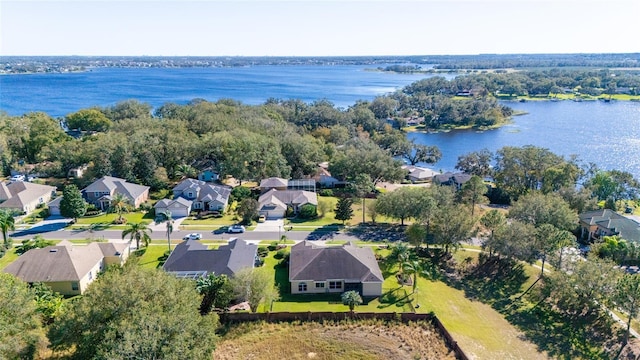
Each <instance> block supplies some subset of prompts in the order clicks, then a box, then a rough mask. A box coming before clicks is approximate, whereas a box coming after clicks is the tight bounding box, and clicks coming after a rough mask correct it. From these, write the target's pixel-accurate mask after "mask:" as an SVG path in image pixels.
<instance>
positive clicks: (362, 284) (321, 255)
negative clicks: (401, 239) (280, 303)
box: [289, 241, 384, 296]
mask: <svg viewBox="0 0 640 360" xmlns="http://www.w3.org/2000/svg"><path fill="white" fill-rule="evenodd" d="M383 281H384V278H383V276H382V272H381V271H380V267H379V266H378V262H377V260H376V257H375V255H374V254H373V250H371V248H370V247H362V248H361V247H357V246H356V245H354V244H353V243H348V244H345V245H344V246H326V247H323V246H318V245H315V244H313V243H311V242H309V241H303V242H300V243H298V244H296V245H294V246H293V247H291V255H290V257H289V282H290V283H291V293H292V294H314V293H316V294H317V293H342V292H345V291H350V290H355V291H357V292H359V293H360V294H361V295H362V296H380V295H382V282H383Z"/></svg>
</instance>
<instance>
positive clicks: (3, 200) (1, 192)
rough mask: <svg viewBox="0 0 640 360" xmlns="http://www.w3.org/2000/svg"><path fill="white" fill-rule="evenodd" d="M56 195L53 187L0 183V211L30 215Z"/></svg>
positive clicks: (24, 183) (24, 182)
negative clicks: (5, 210)
mask: <svg viewBox="0 0 640 360" xmlns="http://www.w3.org/2000/svg"><path fill="white" fill-rule="evenodd" d="M55 194H56V188H55V186H48V185H40V184H34V183H30V182H26V181H14V182H12V183H10V184H6V183H0V209H9V210H14V211H17V212H22V213H30V212H32V211H33V210H35V209H36V208H37V207H38V206H39V205H44V204H46V203H47V202H49V200H51V198H52V197H53V196H55Z"/></svg>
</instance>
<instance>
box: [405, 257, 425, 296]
mask: <svg viewBox="0 0 640 360" xmlns="http://www.w3.org/2000/svg"><path fill="white" fill-rule="evenodd" d="M401 268H402V270H403V271H404V272H405V273H406V274H407V275H413V284H412V287H413V289H412V291H413V293H415V292H416V288H417V287H418V274H422V273H423V272H424V267H423V266H422V263H421V262H420V261H418V260H409V261H405V262H404V263H402V265H401Z"/></svg>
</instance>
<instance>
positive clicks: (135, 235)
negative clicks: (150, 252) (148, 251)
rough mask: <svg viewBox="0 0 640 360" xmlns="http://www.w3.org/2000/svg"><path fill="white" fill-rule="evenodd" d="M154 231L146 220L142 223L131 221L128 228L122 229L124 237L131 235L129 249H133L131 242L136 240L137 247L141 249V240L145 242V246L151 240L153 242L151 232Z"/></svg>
mask: <svg viewBox="0 0 640 360" xmlns="http://www.w3.org/2000/svg"><path fill="white" fill-rule="evenodd" d="M151 232H153V230H151V229H150V228H149V227H147V224H146V223H144V222H141V223H129V224H127V228H126V229H124V230H123V231H122V239H123V240H124V238H125V237H127V236H129V251H131V242H132V241H133V240H134V239H135V240H136V249H140V240H142V241H143V242H144V246H149V242H151V237H150V236H149V233H151Z"/></svg>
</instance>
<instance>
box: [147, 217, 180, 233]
mask: <svg viewBox="0 0 640 360" xmlns="http://www.w3.org/2000/svg"><path fill="white" fill-rule="evenodd" d="M185 219H186V217H181V218H177V219H173V230H174V231H175V230H178V229H180V224H182V222H183V221H184V220H185ZM149 228H150V229H151V230H153V231H154V232H156V231H160V232H164V231H167V222H166V221H161V222H159V223H156V222H153V223H151V225H149Z"/></svg>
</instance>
